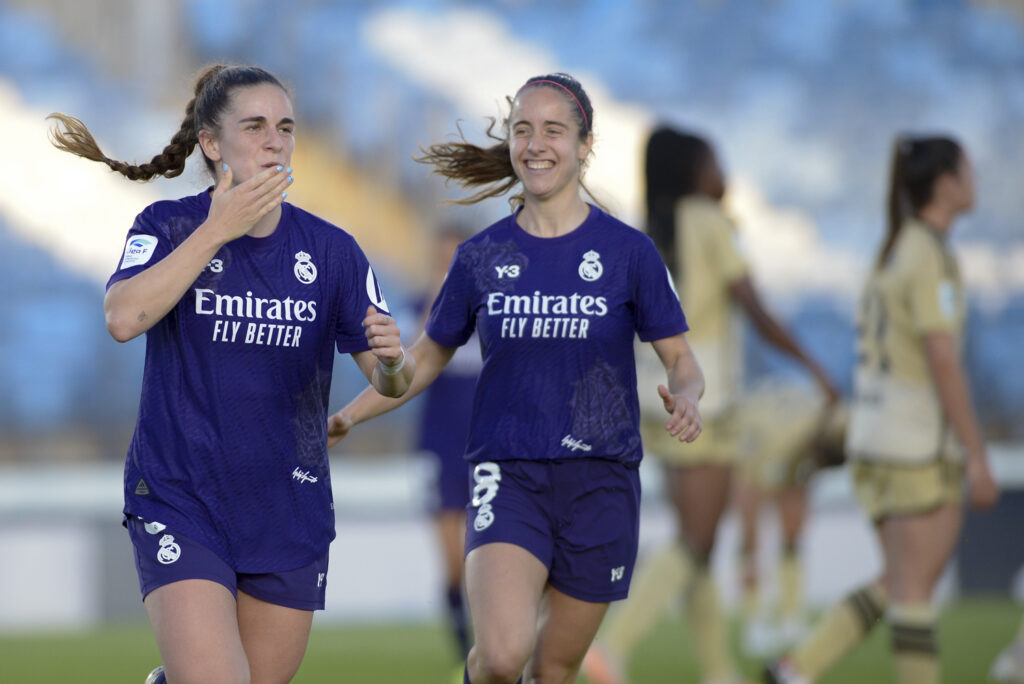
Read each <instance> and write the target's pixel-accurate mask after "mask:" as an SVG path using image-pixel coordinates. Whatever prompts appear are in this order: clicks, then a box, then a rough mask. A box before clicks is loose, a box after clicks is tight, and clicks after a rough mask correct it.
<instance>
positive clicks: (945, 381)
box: [766, 137, 998, 684]
mask: <svg viewBox="0 0 1024 684" xmlns="http://www.w3.org/2000/svg"><path fill="white" fill-rule="evenodd" d="M973 203H974V181H973V172H972V170H971V165H970V162H969V160H968V158H967V155H966V154H965V152H964V150H963V148H962V147H961V146H960V145H959V144H958V143H957V142H956V141H954V140H951V139H949V138H944V137H928V138H909V137H902V138H899V139H898V140H897V141H896V150H895V154H894V162H893V170H892V181H891V186H890V194H889V226H888V233H887V235H886V238H885V241H884V242H883V244H882V248H881V251H880V252H879V255H878V259H877V262H876V263H875V266H874V269H873V270H872V271H871V274H870V276H869V278H868V282H867V286H866V287H865V289H864V295H863V300H862V307H861V313H860V321H859V323H860V339H859V349H860V355H859V359H858V364H857V371H856V376H855V396H854V400H853V405H852V409H851V415H850V428H849V432H848V433H847V443H846V446H847V453H848V454H849V456H850V459H851V460H852V461H853V471H852V475H853V480H854V487H855V490H856V494H857V498H858V499H859V500H860V502H861V505H862V506H863V507H864V509H865V511H866V512H867V514H868V515H869V516H870V517H871V520H872V522H873V523H874V524H875V529H876V531H877V533H878V539H879V543H880V545H881V547H882V555H883V559H884V568H883V570H882V574H881V577H879V578H877V579H876V580H875V581H873V582H872V583H870V584H868V585H867V586H864V587H862V588H860V589H858V590H856V591H854V592H853V593H852V594H851V595H850V596H849V597H847V598H846V599H845V600H844V601H843V602H841V603H840V604H839V605H837V606H835V607H834V608H833V609H832V610H831V611H830V612H829V613H827V614H826V615H825V617H824V618H823V620H822V621H821V622H820V623H819V624H818V626H817V627H816V628H815V630H814V631H813V632H812V633H811V634H810V635H809V636H808V637H807V639H805V640H804V641H803V642H802V643H801V644H800V646H799V647H798V648H797V649H796V650H795V651H794V652H793V653H792V655H791V656H789V657H787V658H784V659H783V660H781V661H779V662H778V663H775V664H773V665H771V666H770V667H769V668H768V670H767V672H766V676H767V679H768V681H770V682H775V683H777V684H796V683H804V682H813V681H816V680H817V679H818V678H819V677H820V676H821V675H822V674H823V673H824V672H825V671H826V670H827V669H828V668H829V667H830V666H831V665H832V664H834V663H835V662H836V661H838V660H839V659H840V658H841V657H842V656H843V655H844V654H845V653H846V652H848V651H849V650H850V649H852V648H853V647H854V646H856V645H857V644H858V643H860V642H861V641H862V640H863V639H864V638H865V637H866V636H867V635H868V634H869V633H870V632H871V630H872V629H873V628H874V627H875V625H877V624H878V623H879V621H880V620H881V618H882V616H883V615H885V616H886V618H887V620H888V621H889V624H890V625H891V627H892V639H893V640H892V648H893V654H894V656H895V658H894V659H895V665H896V675H897V677H896V679H897V681H898V682H899V684H938V682H939V680H940V673H939V657H938V644H937V638H936V633H935V612H934V609H933V608H932V605H931V601H932V592H933V591H934V589H935V585H936V583H937V582H938V580H939V577H940V575H941V574H942V571H943V569H944V568H945V567H946V564H947V562H948V561H949V558H950V556H951V555H952V553H953V550H954V549H955V547H956V542H957V538H958V537H959V535H960V528H961V525H962V521H963V508H962V498H963V494H962V489H963V485H964V480H965V479H966V483H967V492H968V498H969V501H970V503H971V505H973V506H975V507H978V508H986V507H989V506H991V505H992V504H994V503H995V501H996V498H997V497H998V489H997V487H996V484H995V482H994V481H993V479H992V475H991V473H990V471H989V466H988V459H987V456H986V453H985V443H984V441H983V440H982V435H981V430H980V428H979V426H978V421H977V418H976V417H975V414H974V408H973V406H972V402H971V397H970V391H969V385H968V382H967V374H966V372H965V371H964V367H963V365H962V363H961V360H960V353H961V349H962V344H963V334H964V323H965V320H966V307H965V297H964V292H963V283H962V280H961V277H960V270H959V267H958V265H957V261H956V258H955V256H954V255H953V252H952V251H951V250H950V248H949V246H948V244H947V243H948V236H949V233H950V231H951V229H952V226H953V221H954V219H955V218H956V217H957V216H958V215H959V214H961V213H963V212H965V211H967V210H968V209H970V208H971V206H972V205H973Z"/></svg>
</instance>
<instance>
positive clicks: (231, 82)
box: [46, 64, 288, 181]
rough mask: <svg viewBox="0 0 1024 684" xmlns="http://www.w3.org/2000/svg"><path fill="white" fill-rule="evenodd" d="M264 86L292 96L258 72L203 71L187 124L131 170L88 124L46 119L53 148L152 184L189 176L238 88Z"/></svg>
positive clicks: (211, 165)
mask: <svg viewBox="0 0 1024 684" xmlns="http://www.w3.org/2000/svg"><path fill="white" fill-rule="evenodd" d="M263 83H269V84H272V85H276V86H278V87H279V88H281V89H282V90H284V91H285V92H288V89H287V88H285V87H284V85H283V84H282V83H281V81H279V80H278V79H277V77H276V76H274V75H273V74H271V73H270V72H269V71H266V70H264V69H261V68H259V67H254V66H227V65H223V64H217V65H214V66H210V67H206V68H205V69H203V70H202V72H200V74H199V76H198V78H196V84H195V87H194V89H193V98H192V99H191V100H189V103H188V104H187V105H186V106H185V118H184V119H182V121H181V126H179V127H178V131H177V132H176V133H175V134H174V135H173V136H172V137H171V142H170V144H168V145H167V146H166V147H164V149H163V151H161V152H160V154H158V155H156V156H155V157H153V158H152V159H151V160H150V161H148V162H145V163H143V164H129V163H127V162H123V161H118V160H116V159H111V158H109V157H107V156H106V155H105V154H103V151H102V150H101V149H100V146H99V144H97V142H96V139H95V138H94V137H93V135H92V133H90V132H89V129H88V128H87V127H86V125H85V124H84V123H82V122H81V121H80V120H79V119H76V118H75V117H73V116H68V115H67V114H61V113H60V112H54V113H53V114H50V115H49V116H48V117H46V118H47V119H54V120H55V122H56V123H54V125H53V127H52V128H51V129H50V142H52V143H53V145H54V146H55V147H56V148H57V149H60V150H64V151H65V152H70V153H71V154H75V155H78V156H79V157H83V158H85V159H89V160H90V161H95V162H100V163H103V164H106V165H107V166H109V167H110V168H111V170H113V171H116V172H117V173H120V174H121V175H123V176H124V177H126V178H128V179H129V180H134V181H148V180H151V179H152V178H155V177H156V176H163V177H164V178H174V177H175V176H180V175H181V173H182V171H184V170H185V160H187V159H188V157H189V155H190V154H192V150H194V149H195V147H196V145H198V144H199V131H201V130H210V131H217V130H219V127H220V118H221V114H223V113H224V110H225V109H226V108H227V106H228V103H229V102H230V99H231V94H232V92H234V90H235V89H236V88H244V87H247V86H254V85H260V84H263ZM203 160H204V161H205V162H206V168H207V169H208V170H209V171H210V173H211V174H214V168H215V167H214V163H213V161H212V160H211V159H209V158H208V157H207V156H206V155H205V154H204V155H203Z"/></svg>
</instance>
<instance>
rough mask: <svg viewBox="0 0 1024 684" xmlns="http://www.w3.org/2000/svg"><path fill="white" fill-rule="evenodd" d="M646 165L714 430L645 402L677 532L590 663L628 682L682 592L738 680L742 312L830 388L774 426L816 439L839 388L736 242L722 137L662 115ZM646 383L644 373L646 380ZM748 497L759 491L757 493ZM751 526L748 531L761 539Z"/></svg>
mask: <svg viewBox="0 0 1024 684" xmlns="http://www.w3.org/2000/svg"><path fill="white" fill-rule="evenodd" d="M645 171H646V173H645V179H646V200H647V230H648V233H649V234H650V236H651V238H652V239H653V240H654V244H655V245H656V246H657V247H658V249H659V251H660V252H661V255H662V257H663V258H664V259H665V262H666V263H667V264H668V266H669V270H670V271H671V272H672V274H673V276H674V278H675V282H676V287H677V289H678V290H679V293H680V297H681V299H682V301H683V306H684V307H685V309H686V311H687V312H688V313H689V321H690V322H691V324H692V325H693V332H692V333H690V340H691V344H692V345H693V350H694V353H695V354H696V355H697V358H699V359H700V362H701V368H702V369H703V370H704V373H705V378H706V379H707V385H708V390H707V392H706V393H705V395H704V398H703V399H702V400H701V415H702V417H703V420H704V432H703V434H702V436H701V439H700V441H698V442H695V443H693V444H679V443H674V442H672V441H670V440H666V439H663V436H661V435H659V432H660V431H659V430H657V423H658V422H659V419H658V418H657V411H656V410H655V409H656V408H657V407H654V406H644V409H645V413H644V422H643V426H642V427H643V428H644V431H643V435H644V444H645V446H646V447H647V450H648V452H650V453H651V454H653V455H654V456H655V457H656V458H657V459H658V460H659V461H660V462H661V463H662V464H663V465H664V481H665V488H666V491H667V494H668V497H669V501H670V503H671V504H672V507H673V509H674V511H675V517H676V522H677V529H678V534H677V537H676V539H675V540H674V541H673V542H672V543H669V544H667V545H665V546H664V547H663V548H661V549H660V550H658V551H656V552H655V553H654V554H652V555H651V556H650V557H649V558H647V559H645V560H644V561H643V562H642V564H641V566H640V569H639V572H638V574H637V582H636V585H635V586H634V593H633V596H632V597H631V598H630V600H629V601H627V602H626V603H624V604H623V605H622V606H621V607H620V608H618V609H617V610H616V611H615V612H613V614H612V615H611V616H610V617H609V619H608V622H607V624H606V625H605V627H604V628H603V629H602V633H601V635H600V636H599V637H598V639H597V642H596V644H595V647H594V648H593V649H591V652H590V654H588V656H587V660H586V661H585V664H584V669H585V671H586V672H587V673H588V675H589V676H590V678H591V679H592V680H593V681H594V682H595V683H596V684H624V683H625V682H626V681H628V678H627V677H626V674H625V671H626V669H627V666H628V663H629V660H630V657H631V655H632V653H633V651H634V650H635V647H636V646H637V645H638V644H639V643H640V640H641V639H642V638H643V637H644V636H645V635H646V634H647V632H648V631H649V630H650V629H651V628H652V627H653V626H654V625H655V624H656V623H657V620H658V618H659V616H660V615H661V612H662V611H663V610H664V609H665V608H666V607H668V606H670V605H672V604H673V602H674V601H675V600H676V599H677V598H678V597H679V595H680V594H681V593H682V594H683V595H684V596H685V606H686V619H687V624H688V625H689V628H690V629H689V631H690V635H691V638H692V639H693V641H694V649H693V650H694V653H695V655H696V658H697V662H698V666H699V670H700V677H701V678H700V681H701V682H705V683H707V684H736V683H738V682H740V681H742V676H741V674H740V672H739V668H738V667H737V665H736V663H735V661H734V659H733V657H732V656H731V654H730V651H729V646H728V636H727V623H726V620H725V616H724V614H723V611H722V608H721V606H720V604H719V601H718V588H717V586H716V583H715V581H714V577H713V575H712V572H711V566H710V561H711V554H712V552H713V551H714V547H715V542H716V539H717V533H718V524H719V521H720V520H721V517H722V515H723V514H724V512H725V510H726V506H727V505H728V502H729V497H730V493H731V490H732V482H733V471H734V467H735V465H736V464H737V463H739V462H740V458H741V450H742V447H741V445H742V444H743V443H745V442H746V441H747V440H746V439H744V438H745V437H747V435H743V434H741V426H742V424H743V422H744V421H743V419H744V418H747V417H748V416H746V415H743V414H744V413H745V411H744V406H743V404H744V401H743V399H742V397H741V395H742V379H743V356H742V347H743V345H742V337H741V334H740V332H741V331H740V330H739V328H738V325H737V323H738V319H739V315H738V314H743V315H745V316H746V317H748V318H749V320H750V322H751V323H752V324H753V325H754V327H755V328H756V329H757V331H758V332H759V333H760V334H761V335H762V337H763V338H764V340H765V341H766V342H768V343H769V344H770V345H771V346H773V347H775V348H776V349H778V350H779V351H781V352H783V353H785V354H787V355H789V356H791V357H792V358H794V359H795V360H796V361H797V362H798V363H800V364H801V365H803V366H804V367H805V368H806V369H807V371H808V374H809V375H811V376H812V377H813V378H814V379H815V380H816V382H817V384H818V387H819V388H820V397H815V396H809V397H807V398H805V399H803V400H802V401H799V402H792V401H791V402H790V405H791V408H793V409H798V410H794V411H793V412H792V413H791V414H790V415H789V416H788V419H789V423H787V424H786V425H782V426H776V428H775V429H774V433H775V434H777V433H781V432H788V433H793V432H794V431H795V430H797V431H803V432H807V433H809V434H808V437H807V439H806V440H802V439H800V438H797V439H796V440H795V441H796V442H800V443H802V445H803V446H805V447H807V448H809V443H810V442H811V436H812V435H813V432H814V427H815V424H816V423H817V422H818V420H819V419H820V417H822V416H823V414H824V413H825V411H824V408H825V406H826V404H829V405H831V404H833V403H834V402H835V401H836V400H837V399H838V393H837V391H836V389H835V387H834V385H833V384H832V382H831V380H830V379H829V377H828V375H827V374H826V373H825V371H824V370H823V369H822V367H821V366H820V364H818V362H817V361H816V360H815V359H814V358H813V357H811V356H810V355H809V354H807V353H806V352H805V351H804V349H803V348H802V347H801V346H800V344H799V343H798V342H797V341H796V339H795V338H794V337H793V336H792V334H791V333H790V332H789V330H787V329H786V327H785V326H783V325H782V324H781V323H779V322H778V321H777V320H776V318H775V317H774V316H772V315H771V313H770V312H769V311H768V310H767V309H766V308H765V307H764V305H763V304H762V299H761V297H760V295H759V293H758V290H757V288H756V287H755V285H754V282H753V280H752V278H751V277H750V270H749V267H748V265H747V261H746V259H745V258H744V256H743V255H742V254H741V252H740V250H739V248H738V247H737V234H736V226H735V224H734V223H733V221H732V220H731V219H730V218H729V216H728V215H727V214H726V212H725V210H724V208H723V206H722V198H723V197H724V196H725V189H726V182H725V176H724V173H723V171H722V168H721V166H720V164H719V162H718V158H717V155H716V154H715V150H714V148H713V147H712V145H711V144H710V143H709V142H708V141H707V140H705V139H703V138H702V137H699V136H697V135H693V134H691V133H687V132H684V131H680V130H677V129H675V128H671V127H668V126H659V127H658V128H656V129H655V130H654V131H652V132H651V134H650V137H649V138H648V141H647V149H646V158H645ZM649 361H650V360H649V359H648V358H645V357H641V367H644V366H645V365H653V364H650V363H649ZM647 384H649V383H644V382H643V378H641V391H642V390H643V388H644V387H645V386H646V385H647ZM647 395H649V393H644V394H641V396H642V397H643V396H647ZM746 413H748V414H749V413H750V412H749V410H748V411H746ZM798 425H799V426H800V427H799V428H798V427H796V426H798ZM762 440H763V442H762V444H761V447H765V448H766V447H767V444H766V443H765V442H767V441H768V440H764V437H763V436H762ZM776 441H778V440H776ZM766 451H767V449H766ZM802 455H803V454H801V453H800V451H799V449H796V448H794V449H791V450H790V452H789V453H787V454H786V456H787V457H788V458H789V459H790V460H795V459H797V458H799V457H800V456H802ZM742 456H748V457H749V459H750V460H757V459H759V457H761V456H762V454H760V453H759V452H757V451H756V447H755V450H753V451H752V453H750V454H749V455H748V454H742ZM794 469H795V468H794ZM787 484H790V485H792V486H791V488H790V489H791V491H789V492H787V500H786V501H785V504H786V505H785V509H786V511H785V512H786V513H787V514H788V515H787V516H786V517H787V522H790V521H791V520H792V519H793V518H796V517H797V514H798V513H799V512H798V513H794V512H793V509H796V508H798V506H799V501H798V499H799V498H800V497H801V496H802V493H801V492H800V491H799V489H798V488H797V487H796V484H795V483H793V482H789V483H787ZM747 488H748V489H749V488H752V485H748V487H747ZM748 498H750V499H752V498H753V497H752V496H751V495H750V494H749V493H748ZM780 508H783V506H782V505H781V504H780ZM753 515H756V511H754V512H753ZM799 522H800V521H794V522H792V523H791V524H790V525H788V529H787V542H790V543H791V545H792V547H795V545H796V537H797V535H798V529H799V524H798V523H799ZM790 530H792V532H791V531H790ZM752 536H753V534H752V533H751V534H750V535H745V538H744V542H745V543H747V544H749V545H750V547H751V549H752V545H753V543H752V541H749V538H750V537H752ZM747 550H748V549H745V551H747ZM788 560H789V564H788V565H789V567H788V568H787V570H789V574H791V575H792V574H795V571H794V569H793V566H795V565H796V559H795V552H793V553H791V554H790V556H789V558H788ZM748 574H749V573H748ZM793 583H795V582H791V583H790V584H793ZM794 591H795V590H794ZM794 602H795V599H794Z"/></svg>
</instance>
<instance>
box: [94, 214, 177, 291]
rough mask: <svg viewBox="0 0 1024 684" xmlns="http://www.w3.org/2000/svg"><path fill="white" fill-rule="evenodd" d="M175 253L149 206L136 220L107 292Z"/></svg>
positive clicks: (165, 228)
mask: <svg viewBox="0 0 1024 684" xmlns="http://www.w3.org/2000/svg"><path fill="white" fill-rule="evenodd" d="M172 251H174V246H173V245H172V244H171V240H170V238H169V236H168V232H167V227H166V225H164V223H163V222H161V221H160V220H159V219H158V218H157V216H156V211H155V208H154V206H152V205H151V206H149V207H147V208H146V209H145V210H143V212H142V213H141V214H139V215H138V216H136V217H135V223H133V224H132V227H131V229H130V230H129V231H128V237H127V239H126V240H125V243H124V249H123V250H122V251H121V259H120V261H118V262H117V269H115V270H114V272H113V273H112V274H111V276H110V279H109V280H107V289H108V290H109V289H110V287H111V286H112V285H113V284H114V283H116V282H118V281H120V280H125V279H127V278H131V277H132V276H134V275H138V274H139V273H142V272H143V271H145V270H146V269H147V268H149V267H150V266H152V265H153V264H155V263H157V262H159V261H160V260H161V259H163V258H164V257H165V256H167V255H168V254H170V253H171V252H172Z"/></svg>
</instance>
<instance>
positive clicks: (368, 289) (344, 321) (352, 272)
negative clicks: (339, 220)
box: [335, 240, 391, 354]
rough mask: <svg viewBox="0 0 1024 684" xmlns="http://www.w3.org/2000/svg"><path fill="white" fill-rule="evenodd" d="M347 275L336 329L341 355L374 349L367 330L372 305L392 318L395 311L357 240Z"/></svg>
mask: <svg viewBox="0 0 1024 684" xmlns="http://www.w3.org/2000/svg"><path fill="white" fill-rule="evenodd" d="M344 272H345V274H346V275H345V277H344V278H342V282H341V283H339V288H340V292H338V297H339V298H340V300H341V304H340V306H339V307H338V318H337V322H336V326H335V346H336V347H337V348H338V352H339V353H341V354H355V353H358V352H362V351H366V350H367V349H369V348H370V343H369V342H368V341H367V340H366V332H365V330H364V329H363V320H364V319H365V318H366V310H367V308H369V306H370V305H371V304H372V305H373V306H374V307H375V308H376V309H377V311H380V312H381V313H386V314H389V315H390V313H391V310H390V309H389V308H388V303H387V300H385V299H384V294H383V291H382V290H381V287H380V283H379V282H378V281H377V275H376V274H375V273H374V272H373V268H372V267H371V266H370V261H369V260H368V259H367V258H366V255H365V254H364V253H363V250H362V249H360V247H359V245H357V244H356V242H355V240H351V242H350V250H349V255H348V259H347V264H345V265H344Z"/></svg>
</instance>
